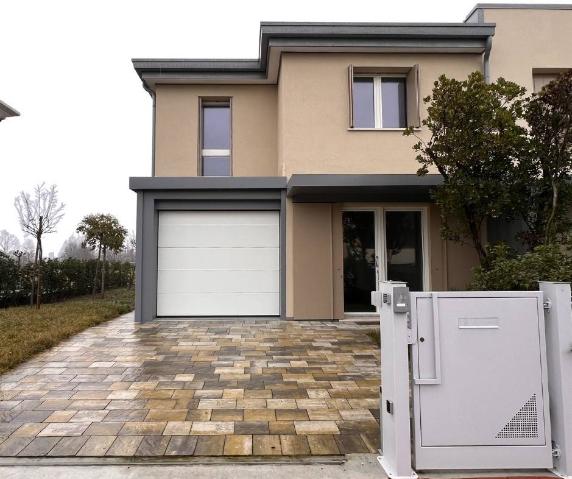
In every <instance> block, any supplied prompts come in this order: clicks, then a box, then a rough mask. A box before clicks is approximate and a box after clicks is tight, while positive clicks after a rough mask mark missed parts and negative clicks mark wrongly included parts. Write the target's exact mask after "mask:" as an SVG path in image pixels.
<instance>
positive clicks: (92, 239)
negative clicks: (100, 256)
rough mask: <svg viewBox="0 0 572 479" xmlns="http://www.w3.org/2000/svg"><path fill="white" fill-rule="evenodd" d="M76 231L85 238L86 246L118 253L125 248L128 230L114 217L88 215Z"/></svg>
mask: <svg viewBox="0 0 572 479" xmlns="http://www.w3.org/2000/svg"><path fill="white" fill-rule="evenodd" d="M76 231H77V232H78V233H81V234H83V235H84V236H85V244H86V245H88V246H89V247H91V249H95V248H100V247H101V249H102V250H109V251H113V252H116V253H118V252H119V251H120V250H121V249H122V248H123V243H124V241H125V238H126V237H127V230H126V229H125V228H124V227H123V226H121V224H120V223H119V220H118V219H117V218H116V217H115V216H113V215H104V214H96V215H87V216H86V217H84V218H83V220H82V221H81V223H80V224H79V226H78V227H77V229H76Z"/></svg>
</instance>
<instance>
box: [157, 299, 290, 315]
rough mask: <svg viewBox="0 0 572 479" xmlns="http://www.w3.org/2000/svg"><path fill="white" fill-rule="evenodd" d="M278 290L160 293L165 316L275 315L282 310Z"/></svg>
mask: <svg viewBox="0 0 572 479" xmlns="http://www.w3.org/2000/svg"><path fill="white" fill-rule="evenodd" d="M279 302H280V295H279V294H278V293H226V294H225V293H187V294H172V293H160V294H159V295H158V296H157V308H158V310H160V311H162V316H190V314H189V304H192V307H193V312H192V316H273V315H276V311H278V310H279V307H280V305H279Z"/></svg>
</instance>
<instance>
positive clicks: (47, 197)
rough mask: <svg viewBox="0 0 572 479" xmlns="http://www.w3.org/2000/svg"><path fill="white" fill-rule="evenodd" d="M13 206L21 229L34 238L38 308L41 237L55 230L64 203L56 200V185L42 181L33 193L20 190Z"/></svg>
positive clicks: (38, 306)
mask: <svg viewBox="0 0 572 479" xmlns="http://www.w3.org/2000/svg"><path fill="white" fill-rule="evenodd" d="M14 206H15V207H16V211H17V212H18V218H19V220H20V227H21V228H22V231H23V232H24V234H27V235H30V236H32V237H34V238H35V240H36V252H35V257H34V269H35V272H36V288H37V291H36V307H37V308H38V309H39V308H40V304H41V301H42V237H43V235H44V234H49V233H55V232H56V226H57V225H58V223H59V222H60V221H61V219H62V218H63V216H64V204H63V203H59V201H58V190H57V187H56V185H52V186H51V187H49V188H48V187H46V186H45V183H42V184H40V185H36V187H35V188H34V192H33V194H30V193H26V192H24V191H21V192H20V194H19V195H18V196H17V197H16V198H15V200H14ZM33 297H34V291H33V289H32V298H33Z"/></svg>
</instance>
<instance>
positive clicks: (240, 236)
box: [159, 224, 278, 248]
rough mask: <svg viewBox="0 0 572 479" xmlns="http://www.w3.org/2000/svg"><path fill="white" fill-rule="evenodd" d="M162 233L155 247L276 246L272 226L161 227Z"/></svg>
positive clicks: (275, 228)
mask: <svg viewBox="0 0 572 479" xmlns="http://www.w3.org/2000/svg"><path fill="white" fill-rule="evenodd" d="M162 233H163V234H162V235H160V236H159V248H193V247H210V248H216V247H235V248H244V247H250V248H264V247H271V246H276V244H277V243H278V228H277V227H276V225H260V224H253V225H246V224H240V225H236V224H229V225H224V224H216V225H211V224H205V225H195V224H194V225H164V226H163V227H162Z"/></svg>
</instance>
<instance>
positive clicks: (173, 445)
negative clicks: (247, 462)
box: [165, 436, 232, 456]
mask: <svg viewBox="0 0 572 479" xmlns="http://www.w3.org/2000/svg"><path fill="white" fill-rule="evenodd" d="M198 437H199V436H172V437H171V440H170V441H169V445H168V446H167V449H166V451H165V455H166V456H192V455H193V454H194V452H195V449H196V447H197V441H198ZM231 437H232V436H231Z"/></svg>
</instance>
